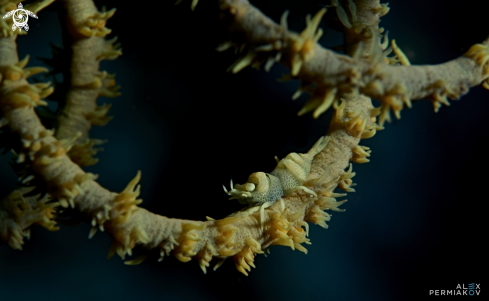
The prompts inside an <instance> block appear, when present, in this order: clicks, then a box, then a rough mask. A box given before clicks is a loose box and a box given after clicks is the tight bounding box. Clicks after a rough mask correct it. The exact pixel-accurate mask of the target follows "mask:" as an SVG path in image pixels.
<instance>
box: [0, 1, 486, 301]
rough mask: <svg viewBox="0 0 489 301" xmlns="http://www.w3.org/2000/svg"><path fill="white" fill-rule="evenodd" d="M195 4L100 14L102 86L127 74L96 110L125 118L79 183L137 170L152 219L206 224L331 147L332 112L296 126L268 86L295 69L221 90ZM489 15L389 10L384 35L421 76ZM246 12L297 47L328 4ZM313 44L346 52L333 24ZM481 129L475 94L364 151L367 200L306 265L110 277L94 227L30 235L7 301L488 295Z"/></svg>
mask: <svg viewBox="0 0 489 301" xmlns="http://www.w3.org/2000/svg"><path fill="white" fill-rule="evenodd" d="M190 2H191V1H188V0H184V1H183V3H182V4H181V5H179V6H176V7H175V6H174V5H173V2H172V1H150V2H148V1H145V2H143V1H141V2H139V3H135V2H134V1H96V3H97V5H98V7H101V5H103V4H105V5H107V8H108V9H110V8H112V7H117V9H118V10H117V12H116V14H115V16H114V17H113V18H112V19H110V20H109V22H108V27H109V28H111V29H113V33H112V34H111V36H114V35H117V36H119V41H120V42H121V43H122V49H123V53H124V54H123V55H122V56H121V57H119V58H118V59H117V60H116V61H105V62H103V64H102V67H101V70H107V71H108V72H109V73H114V72H115V73H117V76H116V80H117V83H118V84H119V85H121V86H122V88H121V92H122V96H120V97H118V98H115V99H99V104H103V103H104V102H109V103H112V104H113V107H112V109H111V110H110V115H113V116H115V118H114V120H112V121H111V122H110V123H109V124H108V125H107V126H105V127H94V128H93V129H92V131H91V137H92V138H100V139H108V140H109V142H108V143H107V144H106V145H105V146H104V148H105V151H103V152H101V153H99V154H98V155H97V157H98V158H100V162H99V163H98V164H96V165H95V166H93V167H89V168H87V169H86V170H87V171H90V172H93V173H97V174H99V175H100V177H99V183H100V184H101V185H103V186H104V187H106V188H107V189H110V190H112V191H122V189H124V187H125V186H126V185H127V183H128V182H129V181H130V180H131V179H132V178H133V177H134V176H135V174H136V172H137V170H139V169H140V170H142V175H143V177H142V180H141V184H142V193H141V198H143V200H144V202H143V204H142V207H144V208H147V209H149V210H151V211H153V212H155V213H158V214H161V215H165V216H168V217H175V218H184V219H194V220H204V219H205V216H206V215H209V216H212V217H214V218H222V217H224V216H226V215H227V214H229V213H230V212H234V211H236V210H237V209H238V208H239V204H237V203H234V202H232V201H228V200H227V198H226V195H225V194H224V193H223V191H222V187H221V185H222V184H223V183H225V184H227V183H228V182H229V178H230V177H231V176H232V177H233V179H234V180H235V183H236V182H237V183H242V182H245V180H246V178H247V177H248V175H249V174H251V173H252V172H255V171H270V170H272V169H273V168H274V165H275V163H274V162H275V161H274V159H273V157H274V156H275V155H278V156H279V157H280V158H281V157H284V156H285V155H287V154H288V153H289V152H292V151H294V152H304V151H307V150H308V149H309V148H310V146H312V144H313V143H314V142H315V141H316V140H317V139H318V138H319V137H320V136H321V135H323V134H324V133H325V132H326V129H327V126H328V124H329V120H330V117H331V112H329V113H327V114H324V115H322V116H321V117H320V118H319V119H317V120H314V119H312V117H311V115H306V116H303V117H301V118H298V117H296V113H297V111H298V110H299V109H300V108H301V106H302V105H303V103H304V102H305V100H306V99H307V96H305V95H304V96H302V97H301V98H300V99H298V100H296V101H292V100H291V99H290V97H291V95H292V94H293V92H294V91H295V90H296V89H297V87H298V84H299V83H298V82H287V83H279V82H277V81H276V79H277V78H279V77H281V74H283V73H288V70H287V69H286V68H285V67H282V66H279V65H275V66H273V68H272V70H271V71H270V72H269V73H266V72H264V71H256V70H255V69H250V68H247V69H245V70H243V71H242V72H240V73H239V74H237V75H232V74H230V73H226V72H225V70H226V68H227V67H228V66H229V65H230V64H232V63H233V62H234V60H235V59H236V58H237V56H235V55H234V54H233V53H232V51H229V52H225V53H218V52H216V51H215V50H214V49H215V47H216V46H217V45H218V44H219V43H221V42H223V41H224V40H225V30H223V28H222V26H220V23H219V21H218V18H217V16H216V15H214V14H211V13H207V10H206V9H205V6H207V5H206V3H205V2H206V1H204V0H201V2H202V3H200V4H199V5H198V6H197V9H196V11H195V12H192V11H190V8H189V7H190ZM207 2H208V3H210V2H211V1H207ZM343 2H345V1H343ZM482 2H483V1H463V2H461V1H451V0H450V1H441V0H436V1H435V0H433V1H419V0H418V1H413V0H411V1H406V0H405V1H392V2H391V3H390V7H391V11H390V12H389V14H388V15H387V16H385V17H384V18H383V19H382V22H381V26H382V27H385V28H386V29H387V30H389V36H390V38H395V39H396V41H397V43H398V45H399V46H400V47H401V48H402V49H403V50H404V52H405V53H406V54H407V55H408V57H409V59H410V60H411V63H412V64H437V63H442V62H445V61H448V60H451V59H454V58H456V57H458V56H460V55H462V54H463V53H464V52H465V51H467V49H468V48H469V47H470V45H472V44H474V43H479V42H481V41H482V40H483V39H484V38H485V37H486V36H487V35H488V34H489V27H487V22H486V21H485V20H487V19H486V11H484V9H483V8H482V7H481V6H480V5H481V3H482ZM26 3H29V2H28V1H26ZM26 3H24V4H26ZM252 3H253V4H254V5H256V6H257V7H258V8H260V9H261V10H262V11H263V12H264V13H266V14H267V15H269V16H270V17H271V18H272V19H274V20H275V21H278V20H279V18H280V15H281V14H282V12H283V11H284V10H286V9H289V10H290V15H289V28H291V29H292V30H295V31H300V30H302V29H303V28H304V24H305V21H304V17H305V15H306V14H308V13H312V14H313V13H315V12H316V11H317V10H318V9H319V8H320V4H321V2H319V1H308V2H307V4H305V1H277V0H274V1H252ZM323 4H324V2H323ZM56 10H57V9H56V7H53V8H50V9H48V10H46V11H42V12H40V13H39V19H38V20H36V19H30V20H29V25H30V27H31V29H30V31H29V34H28V35H27V36H21V37H19V38H18V48H19V57H20V58H23V57H24V56H25V55H26V54H30V55H31V61H30V63H29V65H28V66H37V65H40V64H41V61H40V60H38V59H36V57H37V56H42V57H49V56H50V47H49V44H48V42H51V43H54V44H60V43H61V29H60V24H59V22H58V17H57V14H56ZM321 27H322V28H323V29H324V31H325V34H324V35H323V37H322V38H321V40H320V43H321V44H322V45H323V46H326V47H331V46H334V45H337V44H340V43H341V35H340V34H338V33H336V32H335V31H333V30H332V29H329V28H327V27H326V23H325V22H324V21H323V22H321ZM488 112H489V92H488V91H486V90H484V89H482V88H481V87H475V88H473V89H471V91H470V93H469V95H467V96H465V97H463V98H462V99H461V100H460V101H453V102H452V106H451V107H449V108H447V107H443V108H441V110H440V112H439V113H437V114H434V113H433V107H432V104H431V102H429V101H426V100H424V101H418V102H416V103H415V104H414V107H413V108H412V109H405V110H403V111H402V119H401V120H400V121H397V120H394V122H393V123H391V124H387V126H386V130H384V131H382V132H380V133H378V134H377V135H376V136H375V137H373V138H372V139H369V140H364V141H362V145H366V146H369V147H371V148H372V150H373V152H372V156H371V162H370V163H367V164H363V165H359V164H355V165H354V171H356V172H357V176H356V177H355V178H354V182H355V183H357V184H358V185H357V187H355V188H356V190H357V192H355V193H351V194H348V196H347V199H348V203H346V204H345V205H343V208H346V209H347V211H346V212H345V213H334V214H333V218H332V220H331V221H330V222H329V223H328V224H329V225H330V228H329V229H328V230H324V229H322V228H320V227H318V226H316V225H311V227H310V228H311V230H310V238H311V241H312V243H313V244H312V245H310V246H307V248H308V250H309V253H308V254H307V255H304V254H303V253H301V252H298V251H292V250H291V249H290V248H287V247H273V248H271V255H270V256H268V258H265V257H263V256H257V258H256V261H255V264H256V266H257V269H255V270H252V272H251V274H250V276H248V277H246V276H244V275H242V274H241V273H239V272H237V271H236V269H235V267H234V264H233V263H232V262H231V260H229V261H228V262H226V263H225V264H224V265H223V266H221V267H220V268H219V269H218V270H217V271H216V272H214V271H212V270H211V269H210V268H209V271H208V273H207V275H204V274H203V273H202V272H201V270H200V268H199V266H198V264H197V263H196V262H195V261H191V262H189V263H185V264H184V263H180V262H179V261H177V260H176V259H175V258H173V257H169V258H165V260H164V261H163V262H162V263H157V261H156V259H157V256H156V255H155V254H153V256H150V258H149V259H148V260H146V261H145V262H144V263H142V264H140V265H138V266H125V265H124V264H123V263H122V261H121V260H120V259H119V258H112V259H111V260H109V261H107V260H106V259H105V256H106V254H107V251H108V249H109V245H110V239H109V237H108V236H107V235H105V234H100V233H99V234H97V235H96V236H95V237H94V238H93V239H91V240H88V238H87V237H88V233H89V229H90V228H89V226H88V225H87V224H81V225H79V226H77V227H75V228H71V227H68V226H62V227H61V230H60V231H58V232H54V233H50V232H48V231H47V230H45V229H43V228H41V227H37V226H34V227H32V237H31V240H30V241H26V243H25V245H24V250H23V251H17V250H12V249H11V248H10V247H8V246H7V245H2V246H0V300H1V301H3V300H19V301H20V300H33V299H35V300H51V301H55V300H143V299H144V300H230V299H246V300H378V301H380V300H420V299H423V298H426V297H428V290H430V289H454V288H455V286H456V285H457V284H458V283H461V284H462V283H465V284H468V283H473V282H475V283H482V284H481V287H482V290H484V288H485V284H486V283H487V282H483V279H482V275H483V272H482V266H483V265H486V264H487V260H486V257H485V256H483V254H487V248H486V247H483V242H484V241H485V240H487V233H486V232H485V231H483V230H484V229H487V226H484V229H483V224H485V223H484V220H486V219H487V217H486V215H485V211H484V209H483V208H485V206H484V205H485V203H486V202H487V200H488V198H487V188H486V187H487V185H488V184H487V180H488V179H489V177H488V176H487V174H486V170H487V169H488V158H487V156H488V151H487V140H486V139H487V138H486V137H487V133H488V130H489V125H488V123H487V116H488ZM9 155H10V154H9ZM9 155H6V156H3V157H1V158H0V196H2V197H3V196H5V195H7V194H8V193H9V192H10V191H11V190H12V189H13V188H14V185H15V183H16V177H15V175H14V173H13V171H12V170H11V169H10V167H9V166H8V164H7V161H8V159H9ZM483 219H484V220H483ZM484 233H486V234H484ZM484 237H486V238H485V239H484ZM484 262H486V263H485V264H484ZM214 263H215V261H213V262H211V264H212V266H213V265H214ZM483 293H484V291H482V294H483Z"/></svg>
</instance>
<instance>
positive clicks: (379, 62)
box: [0, 0, 489, 275]
mask: <svg viewBox="0 0 489 301" xmlns="http://www.w3.org/2000/svg"><path fill="white" fill-rule="evenodd" d="M18 2H19V1H0V13H1V14H4V13H5V12H6V11H9V10H10V9H12V7H15V5H16V4H17V3H18ZM50 2H52V1H38V2H36V3H34V4H32V8H30V9H31V10H32V11H34V12H37V11H39V10H40V9H41V8H43V7H45V6H46V5H48V4H49V3H50ZM178 2H180V1H178ZM197 3H198V1H196V0H194V1H192V4H191V7H192V10H194V9H196V6H197ZM212 3H214V4H217V5H215V7H214V8H213V9H215V10H218V11H219V12H220V17H221V18H222V23H223V24H224V25H225V26H227V28H228V29H229V31H230V33H231V39H230V40H229V41H226V42H224V43H222V44H221V45H220V46H219V47H218V50H219V51H223V50H226V49H228V48H231V47H234V48H236V49H238V50H240V51H245V50H246V52H245V55H244V56H242V57H240V58H239V59H238V60H237V61H236V62H235V63H234V64H232V65H231V67H230V68H229V70H230V71H232V72H233V73H237V72H239V71H240V70H242V69H243V68H245V67H247V66H252V67H255V68H258V69H259V68H260V66H261V65H262V64H264V67H265V69H266V70H267V71H268V70H270V68H271V67H272V66H273V64H274V63H276V62H279V63H281V64H284V65H285V66H287V67H289V68H290V69H291V73H290V74H289V75H286V76H284V78H283V80H300V81H301V84H300V88H299V90H298V91H297V92H296V93H295V94H294V95H293V98H294V99H295V98H297V97H299V96H300V94H301V93H303V92H307V93H309V94H311V98H310V99H309V100H308V101H307V102H306V104H305V105H304V107H303V108H302V109H301V110H300V111H299V115H303V114H306V113H308V112H311V111H313V117H315V118H317V117H318V116H320V115H321V114H322V113H323V112H325V111H326V110H328V109H329V108H331V107H332V108H333V109H334V110H335V113H334V114H333V118H332V120H331V123H330V126H329V129H328V131H327V133H326V136H324V137H322V138H320V139H319V140H318V141H317V143H316V144H315V145H314V146H313V147H312V148H311V150H310V151H309V152H308V153H306V154H296V153H291V154H289V155H287V156H286V158H284V159H283V160H281V161H279V160H278V159H277V167H276V168H275V170H274V171H272V172H271V173H264V172H257V173H254V174H252V175H251V176H250V177H249V179H248V182H247V183H245V184H242V185H233V184H231V187H230V189H229V190H228V189H227V188H225V191H226V193H228V194H229V195H230V196H231V198H235V199H238V200H239V201H241V202H243V203H245V204H248V205H249V206H248V207H247V208H243V210H240V211H238V212H235V213H232V214H230V215H229V216H227V217H225V218H224V219H220V220H215V219H213V218H211V217H207V221H191V220H181V219H172V218H167V217H164V216H160V215H157V214H154V213H151V212H149V211H147V210H146V209H144V208H141V207H139V206H138V205H140V204H141V202H142V200H141V199H138V197H139V193H140V188H139V186H138V185H137V183H138V182H139V179H140V177H141V173H140V172H138V173H137V175H136V177H135V178H134V179H133V180H132V181H131V182H130V183H129V184H128V186H127V187H126V188H125V189H124V190H123V191H122V192H121V193H115V192H110V191H108V190H107V189H105V188H103V187H102V186H100V185H99V184H98V183H97V182H96V181H95V180H96V175H93V174H90V173H86V172H84V171H83V170H82V169H81V167H80V166H86V165H91V164H94V163H96V160H95V159H94V158H93V157H92V156H93V155H94V154H95V152H96V151H97V150H96V149H94V148H93V147H94V146H95V145H97V144H100V143H101V142H102V141H100V140H96V139H91V138H90V137H89V130H90V128H91V125H105V124H106V123H107V122H108V121H109V120H110V117H108V116H107V113H108V110H109V108H110V105H102V106H97V104H96V99H97V97H98V96H101V95H103V96H109V97H115V96H117V95H119V92H117V89H118V87H117V86H115V80H114V76H113V75H110V74H109V73H107V72H106V71H100V70H99V63H100V61H101V60H104V59H109V60H110V59H116V58H117V57H118V56H119V55H121V53H122V52H121V50H120V46H119V45H118V44H115V39H111V40H106V39H105V36H106V35H108V34H109V33H110V30H109V29H107V28H106V27H105V25H106V22H107V20H108V19H109V18H110V17H112V16H113V15H114V12H115V10H114V9H112V10H110V11H105V9H102V11H98V10H97V9H96V8H95V6H94V4H93V3H92V1H91V0H80V1H74V0H65V1H63V5H64V10H65V14H66V16H67V31H68V33H69V34H70V36H71V40H70V41H69V44H68V45H65V47H71V49H72V50H73V51H72V53H71V57H69V58H70V68H69V71H67V70H64V72H68V74H66V82H64V83H63V84H64V85H65V86H64V87H65V89H61V90H62V91H63V94H62V95H61V96H59V95H58V96H57V98H56V99H61V100H62V103H61V105H60V110H59V112H58V113H59V115H58V117H56V118H57V123H56V126H54V127H53V129H47V128H46V127H45V126H44V125H43V123H42V122H41V119H40V116H41V117H42V115H41V114H40V113H39V115H38V114H37V113H36V112H41V111H39V107H42V106H45V105H46V104H47V102H46V98H47V99H48V100H49V98H48V97H50V95H51V94H52V93H53V87H51V86H50V83H35V84H31V83H29V82H28V81H27V78H28V77H29V76H31V75H34V74H37V73H40V72H46V71H47V69H45V68H42V67H30V68H26V66H27V64H28V57H27V58H25V59H23V60H21V61H19V60H18V57H17V52H16V43H15V38H16V36H17V34H16V33H12V32H9V31H7V29H8V25H9V24H7V23H2V24H0V25H1V27H2V36H1V38H0V113H1V115H0V127H1V128H2V133H1V134H2V135H5V136H4V137H8V139H4V140H3V141H5V143H4V142H3V141H2V144H1V145H2V147H5V148H6V149H8V150H10V149H12V150H13V151H14V153H15V154H16V157H15V161H16V162H15V164H13V167H14V170H15V171H16V172H17V174H18V176H19V177H20V178H21V182H22V184H24V185H25V186H28V187H31V188H22V189H21V190H16V191H14V192H13V193H12V194H11V195H10V196H8V197H7V198H5V199H3V201H2V202H1V203H0V218H1V219H0V235H1V238H2V240H3V241H6V242H7V243H9V244H10V245H11V246H12V247H13V248H18V249H20V248H21V246H22V244H23V238H24V237H28V236H29V227H30V226H31V225H32V224H34V223H38V224H41V225H42V226H44V227H46V228H48V229H49V230H56V229H57V227H56V226H55V222H54V220H53V219H54V218H55V216H56V214H60V213H62V212H63V210H64V209H65V208H68V207H71V208H72V209H73V210H77V211H79V212H81V213H82V214H84V215H85V216H87V217H88V218H89V220H90V222H91V226H92V228H91V231H90V233H89V237H90V238H91V237H93V235H95V234H96V232H97V231H104V232H107V233H108V234H109V235H111V237H112V239H113V240H112V245H111V247H110V251H109V254H108V257H111V256H112V255H114V254H115V253H117V254H118V255H119V256H120V257H121V258H123V259H124V258H125V257H126V255H129V256H131V255H133V249H134V248H135V247H136V246H137V245H139V246H140V247H141V248H140V249H141V250H142V252H141V253H140V254H139V256H138V257H136V258H135V259H131V260H128V261H125V263H126V264H129V265H134V264H138V263H140V262H142V261H143V260H144V259H145V258H146V257H147V255H148V252H149V251H150V250H152V249H158V250H159V252H160V259H159V260H160V261H161V260H163V258H164V256H165V255H166V256H168V255H170V254H173V255H174V256H175V257H176V258H177V259H178V260H180V261H182V262H187V261H190V260H192V259H193V260H197V261H198V262H199V265H200V267H201V269H202V270H203V271H204V273H206V272H207V268H208V267H209V266H210V262H211V260H212V258H217V259H218V262H217V263H216V265H215V266H214V270H215V269H217V268H218V267H219V266H220V265H221V264H222V263H223V262H224V260H225V259H227V258H230V257H231V258H232V260H233V262H234V263H235V265H236V267H237V269H238V270H239V271H240V272H242V273H243V274H245V275H247V274H248V272H249V271H250V269H251V267H255V265H254V258H255V255H256V254H266V253H267V252H269V248H270V247H271V246H273V245H282V246H288V247H290V248H291V249H293V250H296V249H297V250H299V251H301V252H304V253H307V249H306V248H305V244H309V243H310V240H309V238H308V237H307V236H308V233H309V223H314V224H317V225H319V226H321V227H323V228H327V224H326V222H327V221H329V220H330V218H331V215H330V214H329V213H328V212H327V210H332V211H338V212H342V211H344V210H342V209H340V208H339V206H340V205H341V204H343V203H344V202H346V200H344V199H343V200H340V201H339V200H337V199H339V198H342V197H344V196H345V195H346V193H339V192H337V191H335V189H341V190H343V191H344V192H354V191H355V190H354V188H353V187H354V186H355V184H354V183H353V182H352V178H353V177H354V176H355V172H353V165H352V162H353V163H367V162H369V157H370V156H371V150H370V149H369V148H368V147H365V146H361V145H359V142H360V140H361V139H368V138H371V137H373V136H374V135H375V134H376V133H377V131H379V130H382V129H383V125H384V123H385V121H390V111H391V110H392V111H394V114H395V116H396V117H397V118H400V112H401V110H402V109H403V108H404V107H405V106H406V107H411V106H412V101H413V100H418V99H423V98H428V99H430V100H431V101H432V102H433V104H434V107H435V111H437V110H438V109H439V107H440V106H441V104H445V105H448V104H449V103H448V100H447V97H448V98H451V99H458V98H459V97H460V96H462V95H464V94H465V93H467V92H468V90H469V87H472V86H475V85H478V84H480V83H481V82H483V86H484V87H485V88H489V80H488V78H489V67H488V66H489V65H488V60H489V46H488V45H489V42H488V41H484V42H483V43H482V44H476V45H474V46H472V47H471V48H470V49H469V51H468V52H467V53H466V54H465V55H464V56H462V57H459V58H457V59H455V60H453V61H450V62H447V63H444V64H440V65H435V66H430V65H428V66H411V65H410V63H409V60H408V59H407V57H406V56H405V55H404V54H403V52H402V50H401V49H399V47H398V46H397V44H396V43H395V41H394V40H391V43H390V44H391V45H390V47H389V39H388V36H387V33H384V29H383V28H379V26H378V24H379V22H380V17H382V16H384V15H385V14H387V13H388V11H389V8H388V7H387V5H386V4H380V3H379V1H378V0H349V1H343V2H340V1H336V0H335V1H332V2H331V5H329V6H328V7H327V8H329V9H334V10H335V13H336V15H337V17H338V20H337V21H338V22H337V23H338V24H337V29H338V30H340V31H341V32H342V33H343V34H344V36H345V43H344V45H341V46H339V47H337V49H341V50H342V51H343V52H344V54H338V53H335V52H333V51H331V50H328V49H325V48H323V47H322V46H321V45H319V44H318V40H319V38H320V37H321V34H322V30H321V29H320V28H319V25H320V21H321V18H322V17H323V16H324V15H325V13H326V8H323V9H320V10H319V11H318V12H317V13H316V14H315V15H314V16H313V17H311V16H307V17H306V27H305V29H304V30H303V31H302V32H301V33H299V34H297V33H294V32H292V31H290V30H289V29H288V26H287V15H288V12H285V13H284V14H283V15H282V18H281V20H280V24H276V23H275V22H273V21H272V20H271V19H269V18H268V17H266V16H265V15H263V14H262V13H261V12H260V11H259V10H258V9H256V8H255V7H253V6H252V5H251V4H250V3H249V2H248V1H244V0H240V1H238V0H216V1H213V2H212ZM197 10H198V9H197ZM392 52H393V53H394V56H392V57H388V56H389V55H390V54H391V53H392ZM46 61H49V60H46ZM53 68H54V66H53ZM50 73H53V74H54V73H55V72H54V71H50ZM57 88H58V86H56V89H57ZM53 95H54V94H53ZM372 98H378V99H379V100H380V102H381V106H380V107H378V108H374V107H373V106H372V101H371V99H372ZM33 187H35V188H33ZM28 194H37V195H33V196H28ZM43 194H46V195H45V196H42V195H43Z"/></svg>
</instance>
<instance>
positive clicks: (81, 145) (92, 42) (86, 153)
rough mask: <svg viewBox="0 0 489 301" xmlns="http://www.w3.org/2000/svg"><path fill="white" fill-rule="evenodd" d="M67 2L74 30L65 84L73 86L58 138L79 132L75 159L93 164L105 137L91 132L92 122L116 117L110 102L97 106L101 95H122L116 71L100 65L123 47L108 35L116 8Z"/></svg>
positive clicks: (64, 104) (71, 30)
mask: <svg viewBox="0 0 489 301" xmlns="http://www.w3.org/2000/svg"><path fill="white" fill-rule="evenodd" d="M64 6H65V9H66V13H67V18H66V21H67V28H68V31H69V33H70V34H71V35H70V36H71V43H70V44H71V45H65V48H69V49H70V50H71V67H70V73H69V74H66V83H65V84H68V85H69V88H68V91H67V94H66V97H65V99H64V100H63V101H62V102H61V103H60V108H61V109H60V117H59V126H58V128H57V131H56V138H58V139H71V138H72V137H74V136H75V135H77V138H76V140H75V143H74V145H73V147H72V148H71V150H70V151H69V152H68V155H69V156H70V158H71V159H72V160H73V161H74V162H75V163H77V164H79V165H81V166H89V165H93V164H95V163H96V162H97V161H98V159H95V158H93V157H92V156H93V155H95V154H96V153H97V152H98V149H96V148H94V146H95V145H98V144H101V143H102V142H103V141H102V140H98V139H90V138H89V135H88V132H89V130H90V128H91V126H92V125H98V126H103V125H105V124H107V122H109V121H110V120H111V119H112V117H110V116H107V113H108V111H109V109H110V105H102V106H97V103H96V101H97V98H98V97H99V96H107V97H116V96H119V95H120V93H119V92H117V90H118V88H119V87H118V86H115V79H114V77H115V75H110V74H108V73H107V72H106V71H103V72H100V71H99V65H100V62H101V61H102V60H103V59H110V60H113V59H116V58H117V57H118V56H119V55H121V54H122V51H121V49H120V48H119V45H118V44H114V43H115V41H116V40H117V37H116V38H114V39H111V40H106V39H105V38H104V37H105V36H106V35H107V34H108V33H110V29H107V28H106V27H105V24H106V22H107V20H108V19H109V18H110V17H112V16H113V15H114V13H115V9H112V10H110V11H108V12H106V11H105V9H103V10H102V12H99V11H98V10H97V9H96V8H95V5H94V4H93V2H92V1H71V0H66V1H64ZM78 133H80V135H79V136H78Z"/></svg>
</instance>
